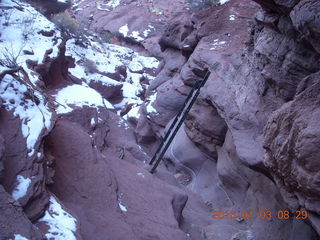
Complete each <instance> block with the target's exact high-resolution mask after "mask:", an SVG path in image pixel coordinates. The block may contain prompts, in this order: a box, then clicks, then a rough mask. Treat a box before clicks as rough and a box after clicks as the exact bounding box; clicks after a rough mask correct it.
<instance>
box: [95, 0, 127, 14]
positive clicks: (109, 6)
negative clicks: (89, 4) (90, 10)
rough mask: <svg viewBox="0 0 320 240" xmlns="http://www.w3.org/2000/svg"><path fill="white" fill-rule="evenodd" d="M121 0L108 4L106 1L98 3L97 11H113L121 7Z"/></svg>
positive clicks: (110, 1)
mask: <svg viewBox="0 0 320 240" xmlns="http://www.w3.org/2000/svg"><path fill="white" fill-rule="evenodd" d="M120 3H121V1H120V0H109V1H107V3H105V1H97V2H96V5H97V9H98V10H101V11H108V12H109V11H111V10H113V9H115V8H116V7H118V6H119V5H120Z"/></svg>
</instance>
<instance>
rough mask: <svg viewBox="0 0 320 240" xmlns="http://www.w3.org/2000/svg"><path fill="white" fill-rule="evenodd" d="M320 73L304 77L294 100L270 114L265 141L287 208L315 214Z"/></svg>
mask: <svg viewBox="0 0 320 240" xmlns="http://www.w3.org/2000/svg"><path fill="white" fill-rule="evenodd" d="M319 76H320V75H319V73H317V74H314V75H311V76H309V77H307V78H306V79H304V80H303V81H302V82H301V83H300V85H299V88H298V91H297V94H296V96H295V98H294V100H293V101H291V102H289V103H287V104H285V105H283V106H282V107H281V108H280V109H279V110H277V111H275V112H274V113H273V114H272V116H271V117H270V119H269V121H268V124H267V125H266V128H265V143H264V146H265V149H266V156H265V164H266V166H267V167H268V168H269V169H270V170H271V172H272V174H273V175H274V177H275V179H276V182H277V185H278V186H279V187H280V189H281V192H282V194H283V197H284V199H285V200H286V202H287V203H288V204H289V206H290V208H291V209H293V210H296V209H300V208H302V209H306V210H307V211H308V212H309V213H314V214H315V215H317V214H319V191H318V190H319V186H318V182H319V176H318V172H319V162H318V151H317V147H316V146H318V143H319V130H318V129H319V127H318V125H319V123H318V120H319V94H318V91H319ZM313 218H316V217H313ZM313 218H310V220H311V222H312V223H313V224H314V225H315V228H316V229H317V230H319V227H320V226H319V225H318V224H317V222H314V221H313Z"/></svg>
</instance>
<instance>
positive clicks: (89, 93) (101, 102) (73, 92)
mask: <svg viewBox="0 0 320 240" xmlns="http://www.w3.org/2000/svg"><path fill="white" fill-rule="evenodd" d="M56 101H57V102H58V103H59V106H58V108H57V109H56V112H57V113H58V114H65V113H69V112H72V111H73V108H72V107H70V105H74V106H77V107H83V106H91V107H96V108H97V107H107V108H109V109H113V106H112V105H111V103H109V102H108V101H107V100H105V99H103V98H102V96H101V95H100V94H99V93H98V92H97V91H96V90H94V89H92V88H89V87H86V86H82V85H77V84H75V85H71V86H67V87H65V88H63V89H61V90H60V91H59V92H58V94H57V95H56Z"/></svg>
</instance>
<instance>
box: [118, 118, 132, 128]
mask: <svg viewBox="0 0 320 240" xmlns="http://www.w3.org/2000/svg"><path fill="white" fill-rule="evenodd" d="M118 127H120V128H125V129H129V125H128V124H127V123H126V122H125V120H124V119H123V118H120V120H119V122H118Z"/></svg>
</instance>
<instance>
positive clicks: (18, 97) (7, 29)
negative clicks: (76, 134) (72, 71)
mask: <svg viewBox="0 0 320 240" xmlns="http://www.w3.org/2000/svg"><path fill="white" fill-rule="evenodd" d="M1 6H2V8H1V9H0V22H1V35H0V42H1V44H0V60H2V61H0V72H2V71H4V70H8V69H14V68H17V67H18V66H19V67H21V68H23V70H24V71H25V72H26V75H27V78H29V80H30V82H31V83H32V84H33V85H36V83H37V82H38V81H39V74H38V73H37V72H35V71H34V70H32V69H29V68H28V66H27V60H31V61H33V62H34V63H36V64H41V63H43V62H44V60H46V61H47V60H48V57H49V58H51V59H53V58H55V57H57V56H58V53H59V45H60V44H61V42H62V39H61V35H60V32H59V31H58V30H56V28H55V25H54V24H53V23H51V22H50V21H49V20H47V18H45V17H44V16H43V15H42V14H41V13H39V12H38V11H36V10H35V9H34V8H33V7H31V5H30V4H28V3H26V2H20V1H19V2H18V1H12V0H2V1H1ZM43 32H46V33H48V32H50V33H51V34H45V35H46V36H44V35H43V34H42V33H43ZM8 60H10V61H8ZM17 74H18V75H19V76H18V78H20V79H22V80H24V81H27V78H26V77H25V76H23V74H22V73H21V71H20V72H18V73H17ZM30 88H33V86H31V84H28V87H27V84H24V82H23V81H17V80H16V79H15V78H13V77H12V76H11V75H5V76H4V78H3V79H2V81H1V83H0V96H1V98H2V99H3V105H4V106H5V108H6V110H8V111H10V110H12V111H13V113H14V115H15V116H18V117H19V118H20V119H21V120H22V133H23V136H24V137H25V138H26V145H27V148H28V150H29V153H28V155H29V156H32V155H33V154H34V148H35V144H36V143H37V142H38V138H39V136H40V135H41V133H42V132H43V130H44V129H49V128H50V125H51V115H52V114H51V112H50V111H49V109H48V106H47V104H46V101H45V99H44V98H43V95H42V93H40V92H38V91H36V90H35V89H30ZM30 94H31V95H34V96H31V97H28V98H27V97H26V96H25V95H30ZM36 99H37V100H36ZM38 100H39V101H38Z"/></svg>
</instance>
